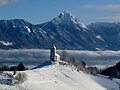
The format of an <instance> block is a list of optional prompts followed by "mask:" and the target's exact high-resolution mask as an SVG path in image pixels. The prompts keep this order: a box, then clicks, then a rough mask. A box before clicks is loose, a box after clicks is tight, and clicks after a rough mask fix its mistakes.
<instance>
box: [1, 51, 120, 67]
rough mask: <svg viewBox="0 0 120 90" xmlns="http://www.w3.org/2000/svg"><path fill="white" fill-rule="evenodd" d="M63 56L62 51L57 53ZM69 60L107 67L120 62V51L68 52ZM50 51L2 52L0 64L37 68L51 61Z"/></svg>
mask: <svg viewBox="0 0 120 90" xmlns="http://www.w3.org/2000/svg"><path fill="white" fill-rule="evenodd" d="M57 52H58V53H59V54H60V55H62V52H63V51H62V50H58V51H57ZM66 52H67V54H68V58H72V57H74V58H75V59H76V60H77V61H80V60H84V61H85V62H86V64H87V65H90V66H91V65H92V66H99V67H101V68H102V67H106V66H109V65H114V64H116V63H117V62H118V61H120V51H76V50H66ZM49 53H50V51H49V50H41V49H23V50H0V64H9V65H17V64H18V63H19V62H23V63H24V64H26V65H28V66H32V67H34V66H37V65H39V64H40V63H42V62H44V61H49V56H50V54H49Z"/></svg>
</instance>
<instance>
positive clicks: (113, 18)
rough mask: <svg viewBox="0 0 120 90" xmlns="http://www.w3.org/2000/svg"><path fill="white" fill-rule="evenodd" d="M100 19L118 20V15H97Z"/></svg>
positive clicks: (119, 17) (119, 19) (119, 18)
mask: <svg viewBox="0 0 120 90" xmlns="http://www.w3.org/2000/svg"><path fill="white" fill-rule="evenodd" d="M99 19H100V20H102V21H116V22H117V21H120V15H113V16H105V17H99Z"/></svg>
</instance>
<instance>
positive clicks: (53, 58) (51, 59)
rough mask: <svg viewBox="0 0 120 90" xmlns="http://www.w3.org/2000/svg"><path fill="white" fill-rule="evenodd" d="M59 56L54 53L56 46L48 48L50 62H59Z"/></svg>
mask: <svg viewBox="0 0 120 90" xmlns="http://www.w3.org/2000/svg"><path fill="white" fill-rule="evenodd" d="M59 60H60V55H59V54H57V53H56V46H55V45H54V43H52V47H51V48H50V61H54V62H56V61H59Z"/></svg>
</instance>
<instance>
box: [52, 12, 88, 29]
mask: <svg viewBox="0 0 120 90" xmlns="http://www.w3.org/2000/svg"><path fill="white" fill-rule="evenodd" d="M52 22H53V23H54V24H61V23H62V24H63V25H71V24H72V25H74V26H76V25H79V26H80V27H82V28H87V27H86V26H85V25H84V24H83V23H82V22H81V21H80V19H79V18H78V17H74V16H73V15H72V14H71V13H69V12H67V11H64V12H62V13H60V15H59V16H58V17H56V18H54V19H53V20H52Z"/></svg>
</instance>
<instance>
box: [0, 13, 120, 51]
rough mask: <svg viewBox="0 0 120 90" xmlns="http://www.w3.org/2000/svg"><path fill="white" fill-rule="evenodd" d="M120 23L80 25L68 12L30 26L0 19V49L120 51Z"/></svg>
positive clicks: (21, 22) (22, 21)
mask: <svg viewBox="0 0 120 90" xmlns="http://www.w3.org/2000/svg"><path fill="white" fill-rule="evenodd" d="M119 38H120V23H104V22H103V23H102V22H101V23H92V24H89V25H87V26H86V25H85V24H83V23H82V22H81V21H80V20H79V19H78V18H77V17H74V16H73V15H72V14H71V13H69V12H66V11H65V12H63V13H60V15H58V17H55V18H54V19H52V20H51V21H49V22H46V23H42V24H37V25H34V24H31V23H29V22H27V21H25V20H23V19H12V20H0V49H35V48H39V49H49V48H50V46H51V43H52V42H54V43H55V44H56V46H57V48H58V49H71V50H74V49H75V50H120V39H119Z"/></svg>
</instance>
